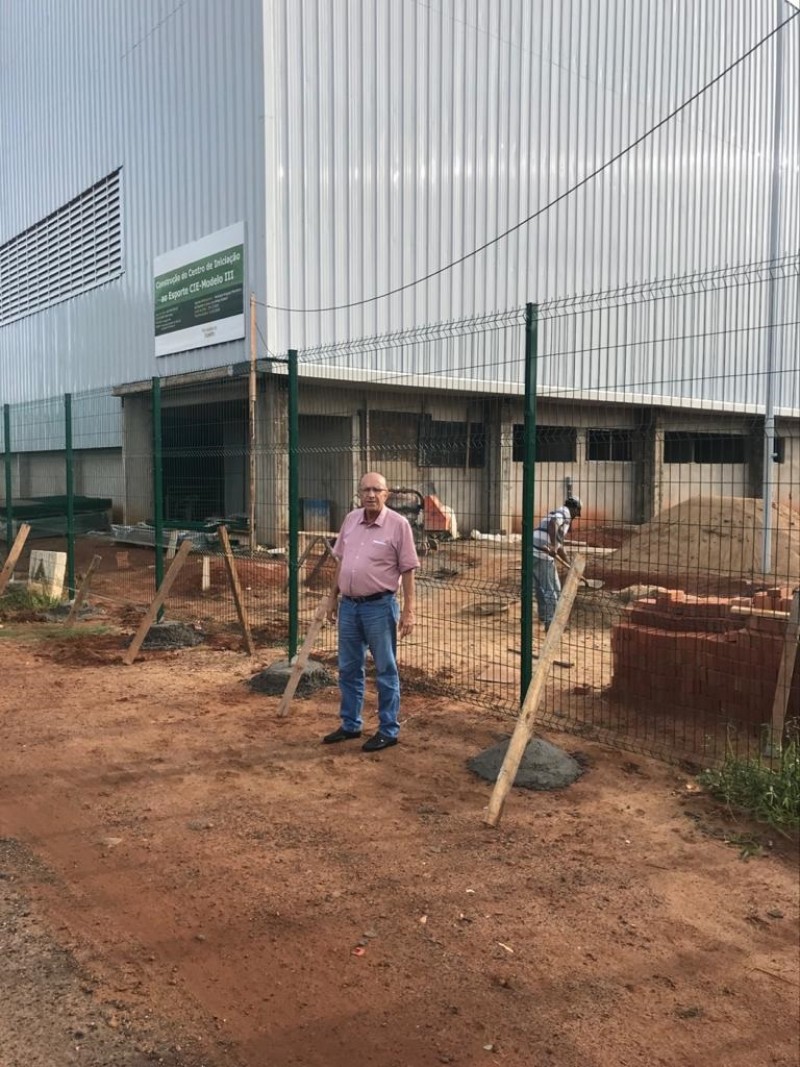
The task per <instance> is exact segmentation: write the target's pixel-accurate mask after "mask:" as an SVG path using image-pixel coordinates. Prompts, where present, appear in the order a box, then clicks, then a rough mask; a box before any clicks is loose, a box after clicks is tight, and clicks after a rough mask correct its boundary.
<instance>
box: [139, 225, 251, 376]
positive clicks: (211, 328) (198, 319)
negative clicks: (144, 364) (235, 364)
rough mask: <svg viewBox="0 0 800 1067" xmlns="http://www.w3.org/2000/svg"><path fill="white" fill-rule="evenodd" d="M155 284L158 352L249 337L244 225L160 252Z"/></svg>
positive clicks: (164, 353)
mask: <svg viewBox="0 0 800 1067" xmlns="http://www.w3.org/2000/svg"><path fill="white" fill-rule="evenodd" d="M154 285H155V288H154V299H155V344H156V355H157V356H165V355H170V354H172V353H174V352H185V351H187V350H188V349H191V348H201V347H203V346H205V345H212V344H220V343H222V342H223V341H232V340H236V339H238V338H242V337H244V336H245V329H244V225H243V224H242V223H237V224H236V225H234V226H229V227H227V228H226V229H225V230H219V231H218V232H217V233H214V234H209V235H208V236H207V237H203V238H201V239H200V240H198V241H193V242H192V244H189V245H184V246H183V247H182V248H177V249H174V250H173V251H171V252H167V253H165V254H164V255H162V256H159V257H157V258H156V261H155V283H154Z"/></svg>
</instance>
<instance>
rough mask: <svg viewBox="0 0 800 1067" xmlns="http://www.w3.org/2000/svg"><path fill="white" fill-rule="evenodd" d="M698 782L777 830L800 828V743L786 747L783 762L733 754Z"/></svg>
mask: <svg viewBox="0 0 800 1067" xmlns="http://www.w3.org/2000/svg"><path fill="white" fill-rule="evenodd" d="M697 780H698V781H699V782H700V784H701V785H702V786H704V787H705V788H706V789H707V790H708V792H709V793H711V794H712V796H715V797H717V798H718V799H719V800H723V801H724V802H725V803H726V804H729V805H730V806H731V807H735V808H741V809H742V810H744V811H747V812H749V813H750V814H751V815H753V816H755V818H756V819H758V820H759V821H760V822H765V823H768V824H769V825H770V826H772V827H774V828H776V829H779V830H780V829H784V830H785V829H790V828H792V829H798V828H800V744H798V741H797V740H796V739H795V740H793V741H790V742H789V743H788V744H786V745H785V746H784V747H783V750H782V751H781V755H780V758H779V759H773V760H768V759H761V758H758V759H740V758H737V757H736V756H734V755H733V753H729V754H728V756H727V758H726V759H725V762H724V763H723V765H722V766H721V767H720V768H718V769H716V770H707V771H703V772H702V773H701V774H699V775H698V776H697Z"/></svg>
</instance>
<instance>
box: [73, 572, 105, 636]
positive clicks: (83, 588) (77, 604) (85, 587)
mask: <svg viewBox="0 0 800 1067" xmlns="http://www.w3.org/2000/svg"><path fill="white" fill-rule="evenodd" d="M102 558H103V557H102V556H92V562H91V563H90V564H89V566H88V567H87V569H86V574H84V576H83V581H82V582H81V585H80V589H78V592H77V593H76V594H75V599H74V600H73V601H72V607H71V608H70V609H69V615H67V617H66V619H65V620H64V625H65V626H71V625H72V623H73V622H74V621H75V619H77V617H78V612H79V611H80V610H81V607H82V605H83V602H84V600H85V599H86V594H87V593H88V592H89V584H90V583H91V580H92V575H93V574H94V572H95V571H96V570H97V568H98V567H99V565H100V561H101V560H102Z"/></svg>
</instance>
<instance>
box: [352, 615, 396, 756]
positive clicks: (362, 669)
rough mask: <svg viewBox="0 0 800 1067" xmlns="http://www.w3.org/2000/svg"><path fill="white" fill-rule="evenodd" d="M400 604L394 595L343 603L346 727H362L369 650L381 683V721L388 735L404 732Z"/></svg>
mask: <svg viewBox="0 0 800 1067" xmlns="http://www.w3.org/2000/svg"><path fill="white" fill-rule="evenodd" d="M399 619H400V607H399V605H398V603H397V598H396V597H394V596H385V597H381V599H380V600H369V601H367V603H365V604H354V603H353V601H352V600H345V599H344V598H342V600H341V601H340V603H339V691H340V693H341V706H340V710H339V714H340V715H341V717H342V726H343V727H344V729H345V730H351V731H356V730H360V729H361V726H362V720H361V709H362V706H363V704H364V687H365V677H366V658H367V649H369V651H370V652H371V653H372V658H373V660H374V661H375V670H376V674H377V683H378V722H379V724H380V732H381V733H382V734H384V735H385V736H386V737H397V735H398V733H399V732H400V724H399V722H398V716H399V714H400V676H399V674H398V671H397V623H398V621H399Z"/></svg>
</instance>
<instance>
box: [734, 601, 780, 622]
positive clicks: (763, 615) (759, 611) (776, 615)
mask: <svg viewBox="0 0 800 1067" xmlns="http://www.w3.org/2000/svg"><path fill="white" fill-rule="evenodd" d="M728 610H729V611H730V613H731V615H755V616H756V617H757V618H759V619H783V621H784V622H785V621H786V620H787V619H788V618H789V614H790V613H789V612H788V611H770V610H769V609H768V608H747V607H744V606H743V605H740V604H731V606H730V608H729V609H728Z"/></svg>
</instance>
